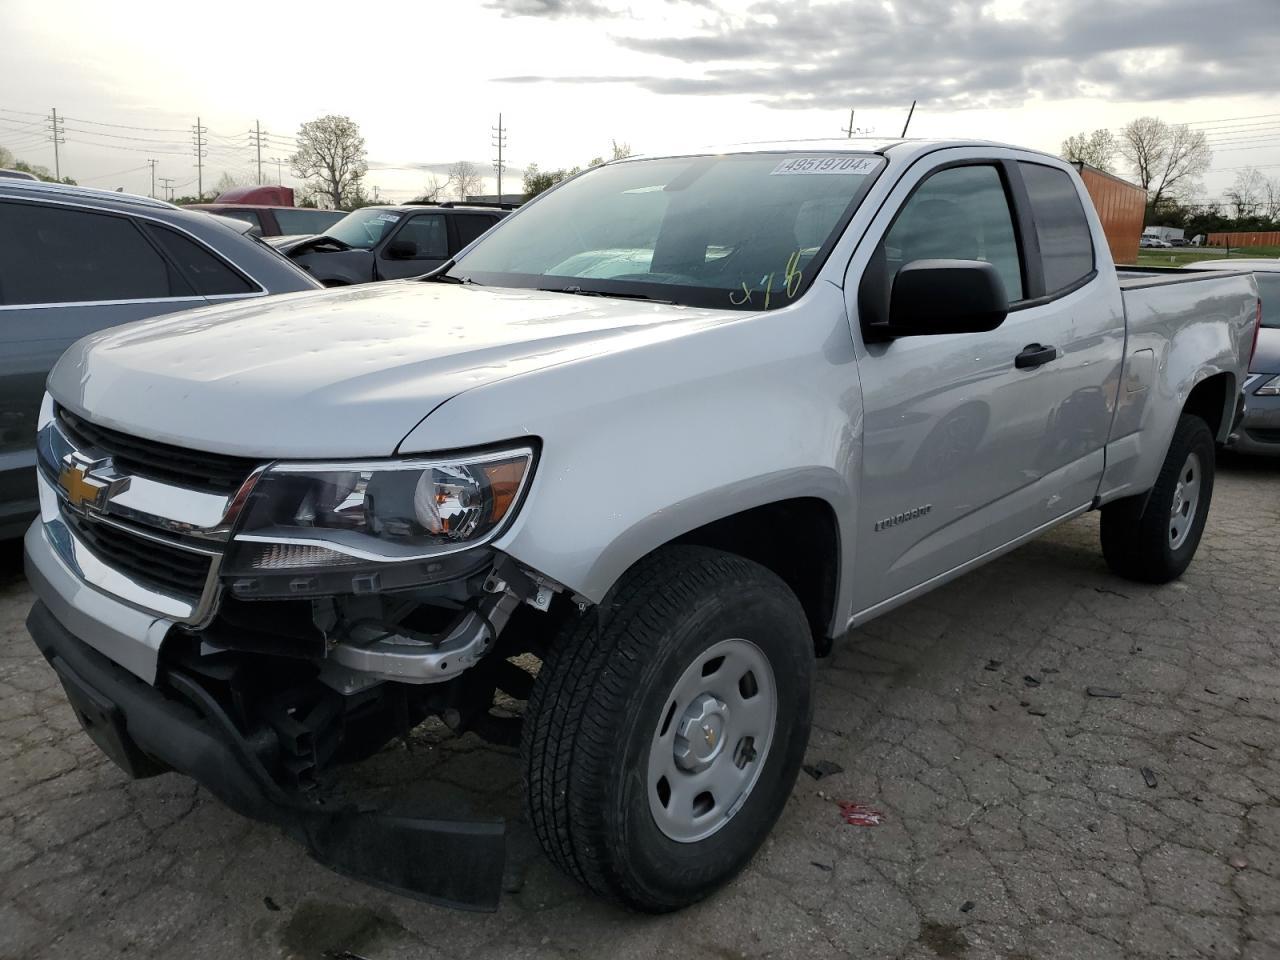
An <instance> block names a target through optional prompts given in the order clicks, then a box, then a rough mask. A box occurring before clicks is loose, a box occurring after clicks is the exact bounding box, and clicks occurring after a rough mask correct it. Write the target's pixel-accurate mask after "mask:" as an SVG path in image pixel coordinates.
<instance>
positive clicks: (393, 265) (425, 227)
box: [375, 213, 449, 280]
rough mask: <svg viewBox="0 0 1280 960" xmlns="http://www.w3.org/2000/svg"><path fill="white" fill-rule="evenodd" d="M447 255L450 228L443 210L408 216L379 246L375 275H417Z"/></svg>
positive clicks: (387, 277)
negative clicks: (442, 212)
mask: <svg viewBox="0 0 1280 960" xmlns="http://www.w3.org/2000/svg"><path fill="white" fill-rule="evenodd" d="M448 259H449V230H448V224H447V223H446V222H445V217H444V214H441V213H419V214H415V215H413V216H411V217H407V218H406V219H405V222H404V223H402V224H401V225H400V229H399V230H397V231H395V233H393V234H391V236H390V237H389V238H388V239H387V241H386V242H385V243H384V244H383V245H382V247H381V248H380V249H379V250H378V256H377V259H376V260H375V269H376V270H377V279H379V280H404V279H407V278H409V277H420V276H422V275H423V274H424V273H428V272H430V271H431V270H433V269H435V268H436V267H438V266H440V265H441V264H443V263H444V262H445V261H446V260H448Z"/></svg>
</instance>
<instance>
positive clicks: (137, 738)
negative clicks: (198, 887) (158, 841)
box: [27, 602, 506, 911]
mask: <svg viewBox="0 0 1280 960" xmlns="http://www.w3.org/2000/svg"><path fill="white" fill-rule="evenodd" d="M27 629H28V631H29V632H30V633H31V636H32V638H33V639H34V640H35V641H36V645H37V646H38V647H39V648H40V652H41V653H43V654H44V656H45V659H47V660H48V661H49V662H50V664H52V665H53V668H54V670H56V671H57V673H58V677H59V679H61V681H62V685H63V688H64V689H65V690H66V693H67V698H68V699H69V700H70V701H71V705H72V707H73V708H74V709H75V712H76V716H77V717H78V718H79V720H80V723H81V725H82V726H83V727H84V728H85V731H86V732H87V733H88V734H89V736H90V737H91V738H92V739H93V741H94V743H96V744H97V745H98V746H99V747H100V748H101V749H102V751H103V752H104V753H105V754H107V756H109V757H110V758H111V759H112V760H114V761H115V762H116V763H117V764H118V765H119V766H120V767H121V768H122V769H123V770H124V771H125V772H126V773H128V774H129V775H130V776H131V777H143V776H149V775H151V774H154V773H158V772H162V771H164V770H166V769H172V770H176V771H177V772H179V773H183V774H186V775H187V776H189V777H191V778H192V779H193V780H196V781H197V782H199V783H200V784H202V785H203V786H205V787H206V788H207V789H208V790H209V791H210V792H211V793H213V794H214V795H215V796H217V797H218V798H219V799H220V800H221V801H222V802H223V803H225V804H226V805H227V806H229V807H231V808H232V809H233V810H235V811H237V812H238V813H240V814H242V815H244V816H247V817H252V818H253V819H255V820H261V821H264V822H266V823H271V824H274V825H276V826H278V827H280V828H281V829H282V830H283V831H284V832H285V833H286V834H287V835H289V836H290V837H292V838H294V839H295V840H298V841H301V842H302V843H303V844H304V845H305V846H306V847H307V850H308V852H309V853H310V854H311V855H312V856H313V857H314V858H315V859H316V860H318V861H319V862H320V863H322V864H324V865H325V866H327V867H329V868H331V869H333V870H336V871H338V872H339V873H342V874H345V875H347V876H350V877H353V878H355V879H357V880H362V881H364V882H366V883H370V884H374V885H375V886H379V887H382V888H384V889H387V890H391V891H394V892H396V893H400V894H404V895H406V896H410V897H414V898H415V899H419V900H425V901H427V902H430V903H437V904H440V905H441V906H447V907H455V908H460V909H464V910H490V911H492V910H496V909H497V908H498V898H499V896H500V895H501V892H502V874H503V868H504V865H505V860H506V843H505V826H504V824H503V822H502V821H501V820H492V821H465V820H458V821H455V820H438V819H434V818H430V817H421V818H419V817H409V816H391V815H388V814H383V813H379V812H377V811H374V810H365V809H357V808H355V807H344V808H337V809H332V810H326V809H325V808H323V807H320V806H317V805H316V804H313V803H309V802H307V801H305V800H303V799H302V798H300V797H298V796H297V795H295V794H292V793H289V792H287V791H285V790H284V789H283V788H282V787H281V786H280V785H279V784H278V783H276V782H275V781H274V780H273V779H272V778H271V776H270V774H269V773H268V771H267V769H266V768H265V767H264V766H263V765H262V763H261V761H259V760H258V758H257V756H256V754H254V752H253V750H252V749H251V748H250V746H249V744H248V743H246V742H245V740H244V738H243V737H241V735H240V732H239V730H238V729H237V728H236V726H235V724H234V723H232V721H231V719H230V718H229V717H228V716H227V715H226V713H225V711H223V710H222V708H221V707H220V706H219V705H218V704H217V702H216V701H215V700H214V699H213V698H212V697H211V696H210V695H209V693H208V692H207V691H206V690H204V689H203V688H202V687H200V685H199V684H198V683H196V682H195V681H194V680H193V679H192V678H190V677H186V676H184V675H182V674H178V673H171V674H169V676H168V679H169V681H170V683H171V685H172V686H173V688H174V689H175V690H176V691H177V692H178V693H179V694H181V695H182V697H183V700H178V699H176V698H174V697H172V696H167V695H166V694H165V693H163V692H162V691H160V690H158V689H157V688H155V687H152V686H150V685H149V684H146V683H144V682H143V681H142V680H140V679H138V678H137V677H135V676H133V675H132V674H130V673H128V672H127V671H126V670H124V669H123V668H122V667H120V666H118V665H117V664H115V663H112V662H111V661H110V660H108V659H107V658H106V657H104V656H102V655H101V654H100V653H98V652H97V651H96V650H94V649H92V648H91V647H89V646H88V645H86V644H85V643H83V642H82V641H81V640H79V639H78V638H77V637H75V636H74V635H72V634H71V633H70V632H69V631H68V630H67V629H66V628H65V627H63V626H62V624H61V623H59V622H58V621H57V619H55V618H54V616H53V615H52V613H50V612H49V610H48V608H47V607H45V606H44V604H42V603H38V602H37V603H36V605H35V607H34V608H33V609H32V611H31V614H30V616H28V618H27Z"/></svg>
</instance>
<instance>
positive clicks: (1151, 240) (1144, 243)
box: [1138, 237, 1172, 248]
mask: <svg viewBox="0 0 1280 960" xmlns="http://www.w3.org/2000/svg"><path fill="white" fill-rule="evenodd" d="M1138 246H1140V247H1159V248H1166V247H1170V246H1172V244H1171V243H1170V242H1169V241H1168V240H1163V239H1161V238H1160V237H1140V238H1139V239H1138Z"/></svg>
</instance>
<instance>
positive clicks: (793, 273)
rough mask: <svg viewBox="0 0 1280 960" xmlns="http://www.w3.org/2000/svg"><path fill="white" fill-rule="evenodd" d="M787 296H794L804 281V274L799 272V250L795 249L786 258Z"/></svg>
mask: <svg viewBox="0 0 1280 960" xmlns="http://www.w3.org/2000/svg"><path fill="white" fill-rule="evenodd" d="M786 278H787V296H788V297H794V296H795V295H796V291H797V290H799V289H800V284H801V283H803V282H804V274H803V273H801V272H800V251H799V250H797V251H796V252H795V253H793V254H792V255H791V256H790V257H788V258H787V272H786Z"/></svg>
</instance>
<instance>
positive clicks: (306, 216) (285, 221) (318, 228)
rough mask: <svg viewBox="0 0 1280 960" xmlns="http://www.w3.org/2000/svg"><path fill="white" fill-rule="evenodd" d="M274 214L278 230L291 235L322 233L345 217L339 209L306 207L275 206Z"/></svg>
mask: <svg viewBox="0 0 1280 960" xmlns="http://www.w3.org/2000/svg"><path fill="white" fill-rule="evenodd" d="M275 214H276V224H277V225H278V226H279V227H280V232H281V233H283V234H286V235H293V236H298V235H300V234H304V233H324V232H325V231H326V230H327V229H328V228H329V227H330V226H333V225H334V224H336V223H338V222H339V221H340V220H345V219H346V215H345V214H344V213H342V211H341V210H311V209H308V208H307V207H292V208H285V207H277V208H276V211H275Z"/></svg>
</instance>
